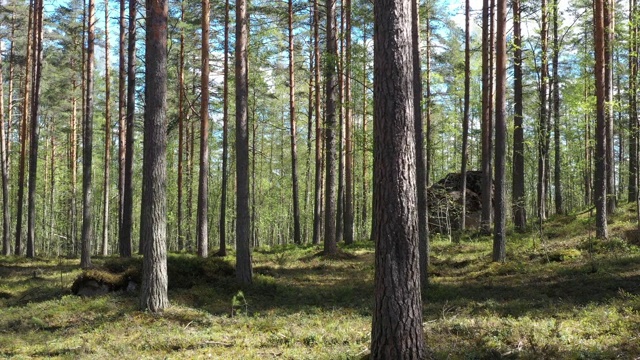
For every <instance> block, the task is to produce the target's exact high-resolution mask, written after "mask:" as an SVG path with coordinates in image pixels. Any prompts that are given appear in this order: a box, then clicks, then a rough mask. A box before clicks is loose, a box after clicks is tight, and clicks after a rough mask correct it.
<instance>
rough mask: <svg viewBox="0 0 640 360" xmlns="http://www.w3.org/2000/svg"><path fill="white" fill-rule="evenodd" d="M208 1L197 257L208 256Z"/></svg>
mask: <svg viewBox="0 0 640 360" xmlns="http://www.w3.org/2000/svg"><path fill="white" fill-rule="evenodd" d="M210 12H211V10H210V7H209V0H202V64H201V69H200V71H201V74H200V80H201V83H200V94H201V99H200V176H199V178H198V220H197V221H198V223H197V228H198V256H200V257H207V256H209V228H208V227H207V225H208V222H207V219H208V218H209V15H210Z"/></svg>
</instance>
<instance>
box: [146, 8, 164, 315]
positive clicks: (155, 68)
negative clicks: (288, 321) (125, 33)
mask: <svg viewBox="0 0 640 360" xmlns="http://www.w3.org/2000/svg"><path fill="white" fill-rule="evenodd" d="M167 13H168V5H167V0H147V16H146V24H147V37H146V48H145V65H146V71H145V104H146V105H147V106H146V108H145V112H144V144H143V149H144V150H143V151H144V157H143V159H144V160H143V165H142V181H143V186H142V189H143V190H142V204H141V217H140V243H141V244H143V249H144V251H143V254H144V259H143V262H142V286H141V289H140V308H141V309H142V310H149V311H151V312H160V311H163V310H164V309H165V308H167V307H168V306H169V298H168V295H167V288H168V278H167V244H166V241H167V114H166V112H167V18H168V16H167Z"/></svg>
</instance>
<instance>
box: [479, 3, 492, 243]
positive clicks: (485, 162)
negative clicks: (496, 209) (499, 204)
mask: <svg viewBox="0 0 640 360" xmlns="http://www.w3.org/2000/svg"><path fill="white" fill-rule="evenodd" d="M490 10H491V9H490V5H489V0H483V5H482V24H483V26H482V213H481V220H480V226H481V229H482V231H483V232H484V233H487V234H489V233H490V231H491V211H492V206H491V200H492V199H491V198H492V196H491V195H492V194H491V192H492V191H491V189H492V188H493V184H492V182H493V181H492V177H493V176H492V172H491V142H492V139H491V137H492V133H493V131H492V129H493V122H492V119H491V118H492V116H491V103H492V100H493V99H492V97H491V93H492V91H491V74H490V72H491V70H490V69H491V68H492V67H493V65H492V63H491V59H490V53H491V48H492V46H491V43H492V39H493V34H492V32H491V31H490V28H492V27H491V26H490V21H491V17H490V16H489V13H490Z"/></svg>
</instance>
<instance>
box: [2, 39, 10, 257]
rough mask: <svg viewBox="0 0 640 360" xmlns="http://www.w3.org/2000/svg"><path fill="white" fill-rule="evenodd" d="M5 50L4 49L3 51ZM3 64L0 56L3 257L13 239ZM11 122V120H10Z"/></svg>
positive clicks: (7, 252)
mask: <svg viewBox="0 0 640 360" xmlns="http://www.w3.org/2000/svg"><path fill="white" fill-rule="evenodd" d="M1 50H4V49H1ZM3 72H4V69H3V63H2V57H1V56H0V170H1V171H2V220H3V221H2V223H3V224H2V225H3V226H2V255H4V256H9V255H11V239H10V238H9V226H11V225H10V224H11V219H10V218H9V201H10V200H9V169H8V167H7V159H8V154H7V142H6V138H7V134H6V133H5V131H6V130H5V117H4V79H3V76H2V75H3ZM9 108H11V92H9ZM9 121H11V118H9Z"/></svg>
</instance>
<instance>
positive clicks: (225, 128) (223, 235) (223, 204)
mask: <svg viewBox="0 0 640 360" xmlns="http://www.w3.org/2000/svg"><path fill="white" fill-rule="evenodd" d="M223 71H224V74H223V77H224V80H223V82H224V84H223V89H222V98H223V105H222V192H221V194H220V221H219V225H218V226H219V227H220V250H218V255H219V256H225V255H227V241H226V239H227V230H226V228H227V222H226V220H227V181H228V178H229V174H228V172H227V162H228V157H229V155H228V151H229V150H228V148H229V0H226V1H225V4H224V70H223Z"/></svg>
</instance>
